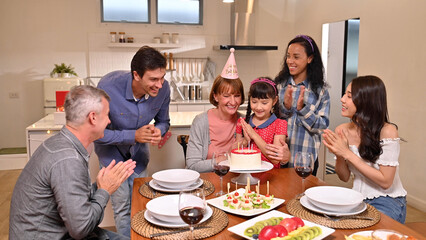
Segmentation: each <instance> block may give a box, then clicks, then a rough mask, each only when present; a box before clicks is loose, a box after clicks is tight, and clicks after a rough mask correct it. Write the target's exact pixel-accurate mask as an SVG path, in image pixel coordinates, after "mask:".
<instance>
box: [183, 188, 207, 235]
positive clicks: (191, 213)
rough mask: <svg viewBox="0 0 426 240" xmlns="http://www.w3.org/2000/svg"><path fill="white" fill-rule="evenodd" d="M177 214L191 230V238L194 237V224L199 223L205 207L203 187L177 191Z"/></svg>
mask: <svg viewBox="0 0 426 240" xmlns="http://www.w3.org/2000/svg"><path fill="white" fill-rule="evenodd" d="M178 209H179V216H180V218H181V219H182V220H183V221H184V222H185V223H187V224H189V229H190V230H191V239H194V224H197V223H199V222H200V221H201V220H202V219H203V216H204V211H205V209H206V198H205V196H204V189H202V188H196V189H194V190H183V191H181V192H180V193H179V203H178Z"/></svg>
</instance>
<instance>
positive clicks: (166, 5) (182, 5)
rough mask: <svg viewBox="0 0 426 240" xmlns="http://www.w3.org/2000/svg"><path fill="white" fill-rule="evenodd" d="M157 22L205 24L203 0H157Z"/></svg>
mask: <svg viewBox="0 0 426 240" xmlns="http://www.w3.org/2000/svg"><path fill="white" fill-rule="evenodd" d="M157 23H160V24H193V25H202V24H203V0H157Z"/></svg>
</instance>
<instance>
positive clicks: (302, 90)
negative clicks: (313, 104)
mask: <svg viewBox="0 0 426 240" xmlns="http://www.w3.org/2000/svg"><path fill="white" fill-rule="evenodd" d="M304 95H305V86H301V87H300V94H299V98H298V99H297V111H300V110H302V108H303V106H305V102H304Z"/></svg>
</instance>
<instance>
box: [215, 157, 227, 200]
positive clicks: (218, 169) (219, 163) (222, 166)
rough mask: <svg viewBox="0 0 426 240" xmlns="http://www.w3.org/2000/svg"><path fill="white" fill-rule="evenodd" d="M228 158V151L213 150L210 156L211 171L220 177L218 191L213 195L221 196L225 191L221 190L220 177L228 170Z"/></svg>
mask: <svg viewBox="0 0 426 240" xmlns="http://www.w3.org/2000/svg"><path fill="white" fill-rule="evenodd" d="M228 159H229V153H228V152H214V153H213V158H212V168H213V171H214V172H215V173H216V174H217V175H218V176H219V177H220V191H219V192H217V193H216V194H215V196H222V195H224V194H225V193H224V192H223V186H222V181H223V180H222V177H223V176H225V175H226V174H227V173H228V172H229V163H227V161H228Z"/></svg>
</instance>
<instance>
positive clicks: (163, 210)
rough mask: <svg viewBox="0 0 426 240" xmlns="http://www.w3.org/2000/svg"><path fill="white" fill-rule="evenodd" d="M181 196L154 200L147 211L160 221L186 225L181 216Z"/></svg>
mask: <svg viewBox="0 0 426 240" xmlns="http://www.w3.org/2000/svg"><path fill="white" fill-rule="evenodd" d="M178 206H179V195H178V194H173V195H166V196H162V197H157V198H154V199H152V200H151V201H149V202H148V203H147V204H146V209H148V211H149V212H150V213H151V215H152V216H153V217H155V218H157V219H158V220H161V221H164V222H171V223H184V222H183V220H182V219H181V218H180V216H179V207H178Z"/></svg>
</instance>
